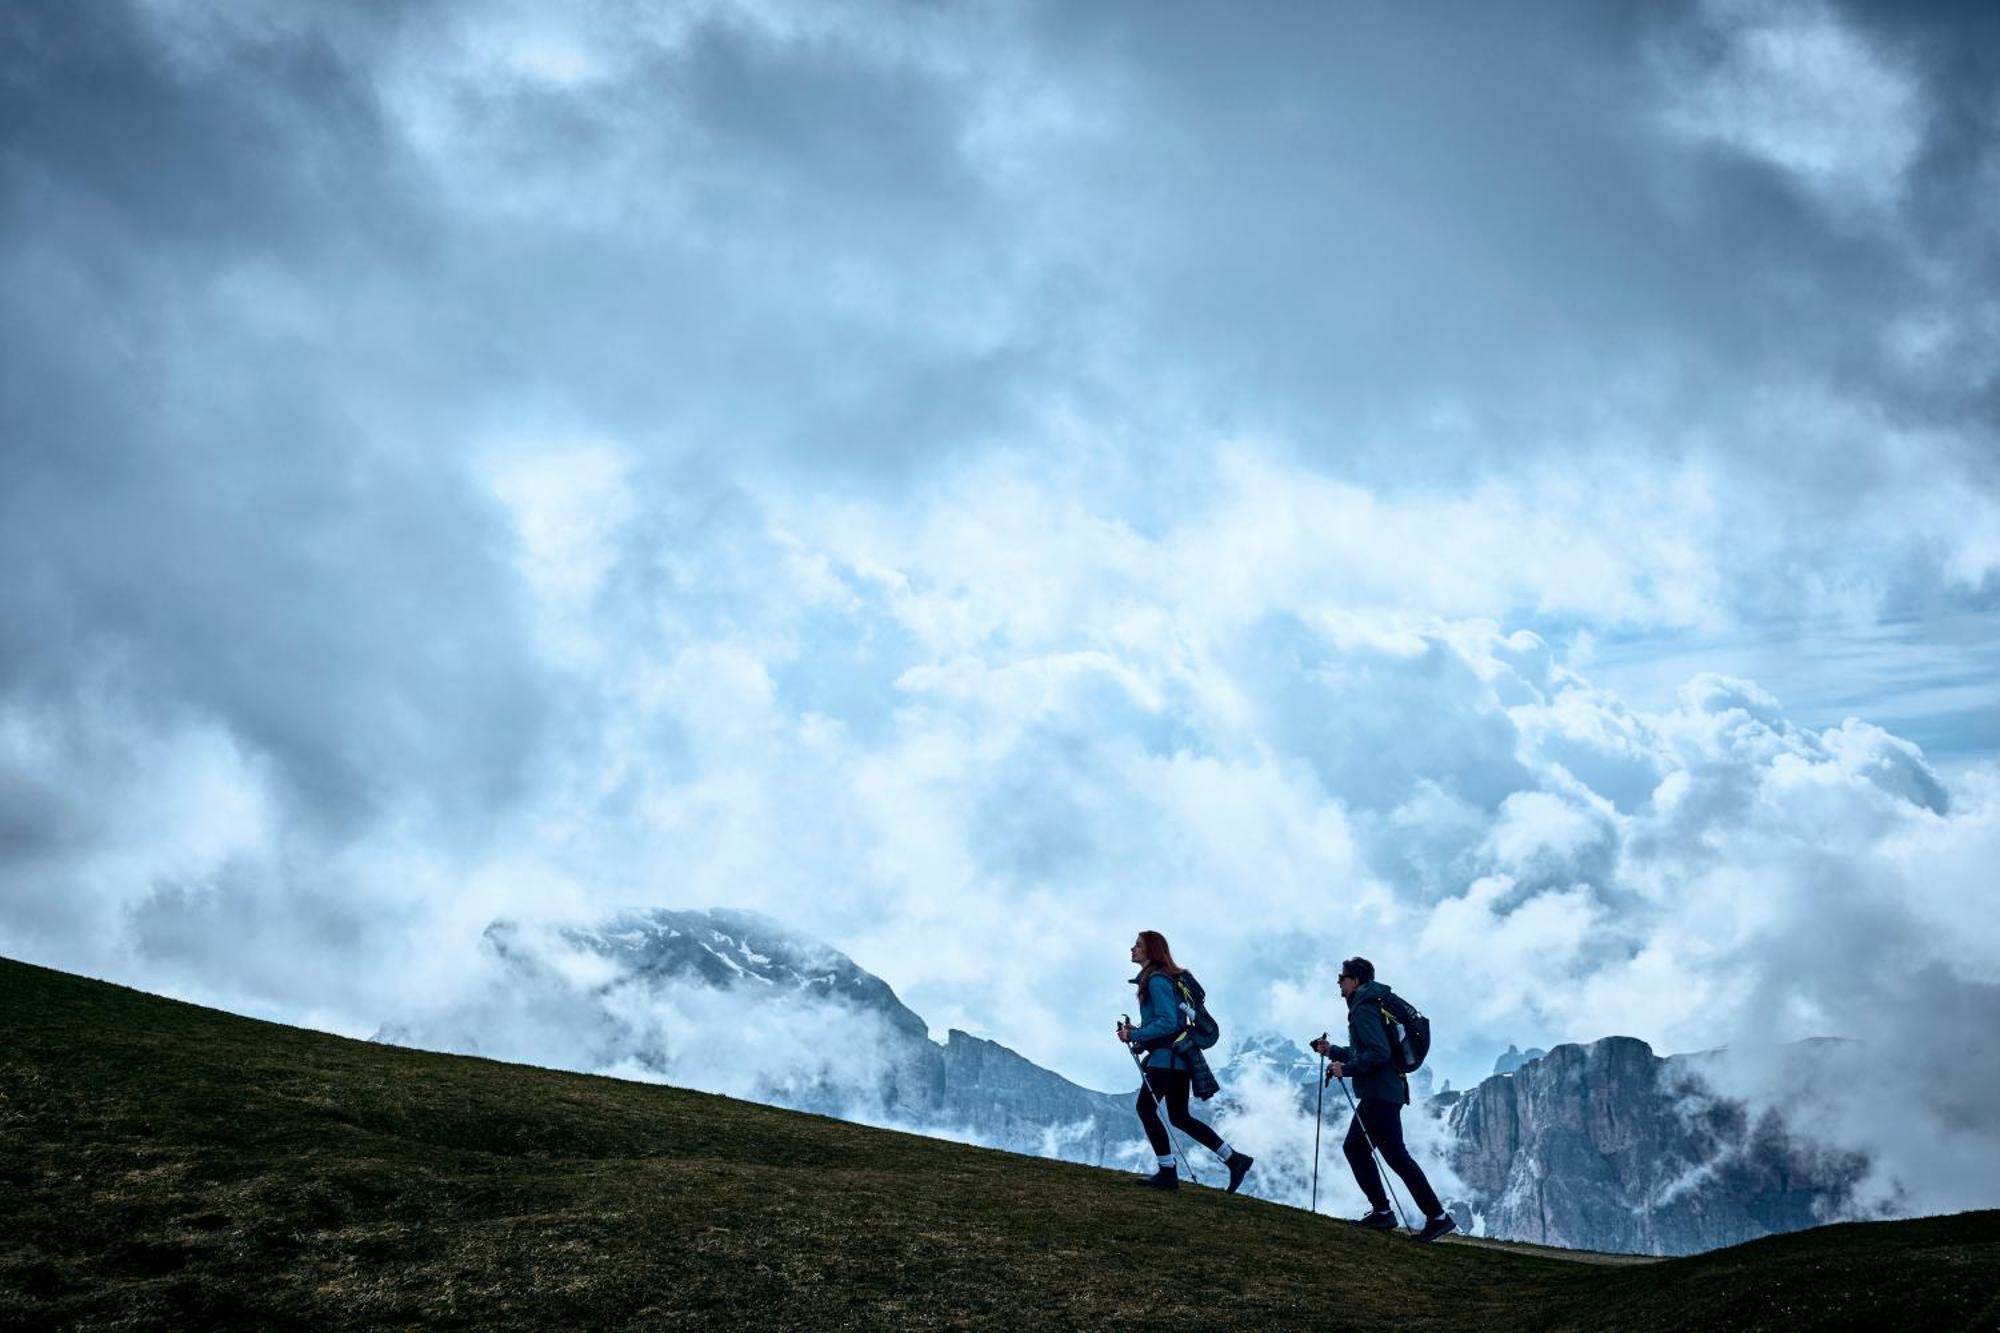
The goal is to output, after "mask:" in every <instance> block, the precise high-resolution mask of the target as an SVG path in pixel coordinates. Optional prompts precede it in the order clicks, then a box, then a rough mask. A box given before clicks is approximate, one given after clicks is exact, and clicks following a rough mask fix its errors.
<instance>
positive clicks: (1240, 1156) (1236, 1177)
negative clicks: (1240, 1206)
mask: <svg viewBox="0 0 2000 1333" xmlns="http://www.w3.org/2000/svg"><path fill="white" fill-rule="evenodd" d="M1256 1164H1257V1159H1256V1158H1254V1157H1252V1156H1251V1155H1250V1154H1249V1153H1244V1152H1237V1153H1231V1154H1229V1192H1230V1193H1231V1194H1234V1193H1236V1187H1237V1186H1238V1185H1241V1184H1242V1183H1243V1177H1245V1176H1247V1175H1249V1174H1250V1168H1251V1167H1253V1166H1255V1165H1256Z"/></svg>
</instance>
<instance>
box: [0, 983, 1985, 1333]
mask: <svg viewBox="0 0 2000 1333" xmlns="http://www.w3.org/2000/svg"><path fill="white" fill-rule="evenodd" d="M1140 1320H1144V1321H1147V1322H1148V1323H1149V1324H1152V1325H1154V1326H1158V1327H1165V1326H1167V1325H1168V1324H1169V1323H1171V1324H1173V1325H1176V1326H1182V1327H1195V1328H1203V1327H1230V1326H1250V1325H1255V1326H1259V1327H1261V1328H1265V1329H1272V1328H1289V1327H1304V1326H1312V1327H1316V1328H1332V1329H1339V1328H1356V1329H1360V1328H1370V1329H1380V1328H1384V1327H1398V1328H1474V1327H1477V1328H1494V1329H1506V1328H1530V1327H1532V1328H1563V1327H1572V1328H1600V1327H1607V1326H1617V1327H1629V1328H1659V1329H1676V1330H1680V1329H1687V1328H1728V1327H1785V1328H1798V1327H1802V1326H1817V1325H1827V1326H1840V1325H1846V1326H1852V1327H1857V1328H1859V1327H1864V1326H1876V1327H1881V1326H1885V1325H1887V1326H1898V1327H1913V1326H1924V1327H1929V1328H1992V1327H1994V1326H1996V1324H2000V1213H1995V1212H1984V1213H1973V1214H1965V1215H1962V1216H1959V1217H1954V1218H1940V1219H1933V1220H1927V1221H1918V1222H1902V1223H1890V1224H1875V1225H1865V1226H1843V1227H1831V1228H1826V1229H1823V1230H1819V1231H1813V1232H1807V1233H1802V1234H1799V1235H1794V1236H1786V1237H1781V1238H1776V1239H1773V1240H1769V1241H1762V1242H1758V1243H1756V1244H1753V1245H1745V1246H1740V1247H1738V1248H1736V1249H1733V1250H1727V1251H1722V1252H1719V1253H1716V1254H1712V1255H1705V1256H1701V1257H1699V1258H1695V1259H1687V1260H1677V1261H1673V1262H1667V1263H1657V1264H1647V1265H1643V1266H1626V1267H1601V1266H1588V1265H1581V1264H1574V1263H1567V1262H1563V1261H1561V1260H1559V1259H1554V1258H1548V1257H1542V1256H1539V1255H1533V1254H1529V1253H1525V1252H1514V1251H1510V1250H1507V1249H1505V1248H1500V1247H1493V1246H1475V1245H1469V1244H1468V1245H1440V1246H1434V1247H1429V1248H1425V1247H1420V1246H1417V1245H1414V1244H1411V1243H1410V1242H1409V1241H1407V1240H1404V1239H1402V1238H1400V1237H1386V1236H1379V1235H1369V1234H1363V1233H1360V1232H1357V1231H1354V1230H1352V1229H1350V1228H1347V1227H1344V1226H1342V1225H1340V1224H1338V1223H1336V1222H1333V1221H1331V1220H1329V1219H1325V1218H1316V1217H1312V1216H1309V1215H1307V1214H1305V1213H1302V1212H1299V1211H1297V1210H1295V1209H1288V1208H1280V1207H1277V1206H1274V1205H1271V1204H1266V1203H1262V1202H1259V1201H1256V1200H1252V1199H1247V1198H1230V1197H1226V1196H1224V1195H1221V1194H1219V1193H1217V1192H1214V1191H1210V1190H1199V1189H1183V1190H1182V1191H1180V1192H1179V1193H1178V1194H1177V1195H1169V1196H1160V1195H1156V1194H1153V1193H1151V1192H1149V1191H1141V1190H1137V1189H1134V1188H1133V1187H1132V1186H1131V1185H1130V1184H1129V1183H1127V1181H1126V1179H1125V1178H1124V1177H1122V1176H1120V1175H1118V1174H1115V1173H1112V1172H1106V1171H1098V1170H1092V1169H1089V1168H1084V1167H1076V1166H1067V1165H1062V1164H1058V1163H1054V1162H1043V1161H1036V1160H1031V1159H1026V1158H1020V1157H1013V1156H1008V1155H1006V1154H1002V1153H995V1152H988V1151H983V1150H980V1149H975V1148H967V1147H962V1146H958V1145H955V1144H948V1143H941V1142H937V1141H934V1140H930V1139H923V1138H915V1137H911V1136H908V1135H902V1134H893V1133H887V1132H884V1131H880V1130H870V1129H862V1128H858V1127H856V1126H853V1125H847V1124H843V1123H841V1122H838V1121H833V1120H826V1119H822V1118H820V1117H816V1116H808V1115H798V1114H793V1113H790V1112H784V1111H776V1110H772V1109H769V1108H766V1107H761V1106H754V1105H749V1104H746V1103H742V1102H734V1101H730V1100H728V1099H726V1098H720V1097H711V1096H706V1095H703V1094H700V1093H692V1092H682V1091H678V1090H674V1089H667V1088H657V1087H650V1086H645V1085H640V1084H633V1083H622V1082H617V1081H614V1080H610V1079H600V1078H587V1077H582V1076H578V1075H572V1074H560V1073H553V1072H550V1071H546V1070H539V1069H530V1068H525V1067H522V1066H517V1065H503V1064H495V1063H492V1062H490V1061H483V1060H473V1059H464V1058H458V1057H450V1056H440V1055H426V1054H421V1053H418V1052H413V1051H404V1050H398V1049H394V1048H388V1047H379V1046H372V1045H369V1044H367V1043H363V1042H354V1041H346V1040H342V1039H340V1038H336V1037H329V1036H324V1035H321V1034H317V1033H311V1032H303V1031H299V1030H297V1029H293V1028H286V1027H280V1026H276V1025H273V1024H268V1023H259V1022H254V1021H251V1020H248V1019H243V1018H237V1017H233V1016H231V1015H227V1014H222V1013H218V1012H215V1011H212V1010H206V1009H200V1008H196V1007H193V1006H190V1005H184V1004H178V1003H174V1002H172V1001H168V1000H163V999H160V998H158V997H155V996H148V995H143V994H140V993H138V992H134V991H130V990H125V989H122V988H119V987H114V986H108V985H104V984H102V983H98V982H91V981H85V980H81V979H79V978H75V977H70V976H65V975H62V974H60V973H55V972H49V971H46V970H43V969H40V968H34V967H29V966H25V965H22V964H19V963H10V962H6V961H4V960H0V1326H28V1327H37V1328H43V1327H52V1326H54V1327H61V1326H73V1325H96V1326H105V1327H111V1326H116V1327H119V1328H154V1327H157V1328H189V1327H232V1326H234V1327H272V1326H279V1325H294V1326H296V1325H313V1326H323V1327H342V1328H366V1327H390V1326H408V1325H411V1324H424V1325H431V1326H436V1327H464V1328H481V1329H485V1328H507V1327H521V1328H530V1327H533V1328H546V1327H585V1326H590V1327H599V1326H610V1327H616V1326H627V1325H637V1324H644V1325H648V1326H660V1327H675V1326H712V1325H717V1324H723V1325H726V1324H730V1323H745V1324H748V1323H753V1322H754V1323H756V1324H758V1325H761V1326H766V1327H805V1326H813V1327H826V1326H834V1327H841V1326H855V1325H896V1326H903V1327H925V1326H940V1325H953V1326H958V1325H967V1324H970V1325H981V1324H991V1325H995V1326H998V1325H1007V1326H1011V1327H1017V1328H1018V1327H1040V1326H1051V1325H1053V1326H1090V1327H1105V1326H1114V1325H1129V1324H1131V1323H1133V1322H1135V1321H1140Z"/></svg>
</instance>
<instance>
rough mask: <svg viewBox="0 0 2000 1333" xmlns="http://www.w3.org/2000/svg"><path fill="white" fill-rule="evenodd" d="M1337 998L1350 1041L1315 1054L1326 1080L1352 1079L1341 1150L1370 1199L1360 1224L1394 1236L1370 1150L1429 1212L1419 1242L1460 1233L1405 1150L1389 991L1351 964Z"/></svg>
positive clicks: (1358, 961) (1404, 1085) (1323, 1045)
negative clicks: (1386, 1006) (1386, 1001)
mask: <svg viewBox="0 0 2000 1333" xmlns="http://www.w3.org/2000/svg"><path fill="white" fill-rule="evenodd" d="M1338 984H1339V986H1340V993H1341V995H1342V996H1344V997H1345V998H1346V1000H1347V1042H1348V1044H1347V1045H1345V1046H1335V1045H1332V1044H1331V1043H1329V1042H1328V1041H1327V1039H1326V1037H1325V1036H1323V1035H1322V1036H1320V1037H1317V1038H1315V1039H1314V1040H1313V1043H1312V1048H1313V1049H1314V1050H1315V1051H1318V1052H1319V1053H1320V1054H1321V1055H1323V1056H1326V1057H1327V1058H1328V1059H1329V1060H1330V1061H1332V1063H1331V1064H1329V1065H1328V1066H1327V1071H1326V1081H1327V1082H1331V1081H1333V1080H1334V1079H1337V1078H1351V1079H1353V1080H1354V1096H1355V1097H1356V1098H1357V1099H1358V1102H1359V1104H1358V1105H1357V1106H1356V1108H1355V1112H1354V1118H1353V1120H1351V1121H1350V1122H1349V1123H1348V1126H1347V1141H1346V1142H1345V1143H1343V1144H1342V1145H1341V1151H1343V1152H1345V1153H1346V1154H1347V1164H1348V1165H1349V1166H1350V1167H1352V1168H1353V1169H1354V1180H1355V1183H1357V1184H1358V1185H1360V1186H1361V1192H1362V1193H1363V1194H1366V1195H1367V1196H1368V1202H1369V1204H1370V1205H1372V1206H1371V1208H1370V1210H1369V1212H1368V1215H1367V1216H1366V1217H1362V1218H1359V1219H1357V1222H1358V1224H1359V1225H1361V1226H1364V1227H1367V1228H1369V1229H1370V1230H1374V1231H1393V1230H1395V1228H1396V1218H1395V1215H1394V1214H1393V1213H1391V1212H1390V1211H1389V1196H1388V1195H1386V1194H1384V1193H1383V1192H1382V1173H1381V1172H1380V1171H1378V1170H1376V1169H1375V1160H1374V1158H1373V1156H1371V1155H1370V1153H1369V1145H1370V1144H1373V1145H1374V1150H1375V1152H1378V1153H1380V1154H1382V1160H1383V1161H1385V1162H1387V1163H1388V1164H1389V1169H1390V1170H1391V1171H1394V1172H1395V1173H1396V1174H1397V1175H1399V1176H1401V1177H1402V1178H1403V1183H1404V1184H1405V1185H1407V1186H1409V1189H1410V1200H1411V1202H1413V1203H1415V1204H1416V1205H1417V1207H1419V1208H1421V1209H1423V1210H1424V1226H1423V1230H1421V1231H1419V1232H1417V1233H1416V1239H1417V1240H1421V1241H1433V1240H1436V1239H1437V1238H1438V1237H1439V1236H1444V1235H1448V1234H1450V1233H1451V1232H1453V1231H1456V1230H1457V1229H1458V1224H1457V1223H1456V1222H1454V1221H1452V1219H1451V1214H1449V1213H1447V1212H1446V1211H1445V1210H1444V1205H1443V1204H1442V1203H1440V1202H1438V1196H1437V1191H1435V1190H1433V1189H1432V1188H1431V1182H1430V1181H1429V1180H1427V1179H1425V1178H1424V1169H1423V1168H1422V1167H1420V1166H1418V1165H1417V1162H1416V1159H1415V1158H1414V1157H1411V1156H1410V1150H1409V1149H1408V1148H1406V1147H1404V1146H1403V1107H1404V1106H1406V1105H1407V1104H1408V1103H1409V1100H1410V1080H1409V1078H1408V1077H1407V1076H1406V1075H1404V1074H1403V1073H1402V1071H1401V1070H1399V1069H1397V1068H1396V1062H1395V1060H1394V1059H1392V1058H1391V1056H1390V1052H1389V1030H1388V1027H1387V1025H1386V1024H1385V1023H1384V1022H1383V1021H1382V1000H1383V998H1384V997H1385V996H1387V995H1388V994H1389V988H1388V987H1387V986H1385V985H1383V984H1382V983H1381V982H1379V981H1377V980H1375V964H1373V963H1371V962H1369V961H1368V960H1367V959H1366V958H1350V959H1348V960H1347V961H1346V962H1344V963H1342V964H1341V965H1340V979H1339V983H1338Z"/></svg>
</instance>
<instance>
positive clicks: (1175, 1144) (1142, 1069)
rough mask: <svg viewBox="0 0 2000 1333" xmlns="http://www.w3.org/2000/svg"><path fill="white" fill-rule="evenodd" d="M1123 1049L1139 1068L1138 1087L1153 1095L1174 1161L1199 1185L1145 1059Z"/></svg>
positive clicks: (1198, 1180) (1128, 1021)
mask: <svg viewBox="0 0 2000 1333" xmlns="http://www.w3.org/2000/svg"><path fill="white" fill-rule="evenodd" d="M1119 1017H1120V1018H1124V1019H1125V1026H1126V1027H1128V1028H1129V1027H1131V1026H1132V1020H1131V1019H1130V1018H1129V1017H1126V1016H1125V1015H1123V1014H1120V1015H1119ZM1125 1049H1126V1050H1128V1051H1131V1052H1132V1063H1133V1064H1135V1065H1137V1066H1139V1086H1140V1087H1142V1088H1144V1089H1145V1090H1146V1091H1147V1092H1150V1093H1152V1094H1153V1106H1154V1109H1156V1110H1158V1111H1159V1113H1160V1125H1161V1127H1162V1128H1164V1129H1165V1130H1166V1131H1167V1143H1168V1145H1169V1146H1171V1147H1172V1148H1173V1150H1174V1160H1175V1161H1177V1162H1179V1163H1180V1164H1181V1165H1182V1166H1184V1167H1186V1168H1187V1173H1188V1179H1189V1180H1191V1181H1193V1182H1194V1183H1195V1184H1197V1185H1199V1184H1201V1177H1200V1176H1197V1175H1196V1174H1195V1173H1194V1163H1192V1162H1190V1161H1188V1155H1187V1150H1186V1149H1185V1148H1183V1147H1181V1141H1180V1137H1179V1136H1178V1135H1177V1134H1175V1133H1174V1122H1173V1121H1172V1120H1170V1119H1168V1117H1167V1103H1166V1099H1165V1098H1163V1097H1161V1096H1160V1091H1159V1089H1158V1088H1155V1087H1154V1086H1153V1080H1152V1079H1150V1078H1147V1077H1146V1060H1145V1057H1144V1056H1142V1055H1140V1054H1139V1052H1138V1051H1136V1050H1133V1049H1132V1048H1131V1047H1130V1046H1128V1047H1126V1048H1125Z"/></svg>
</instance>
